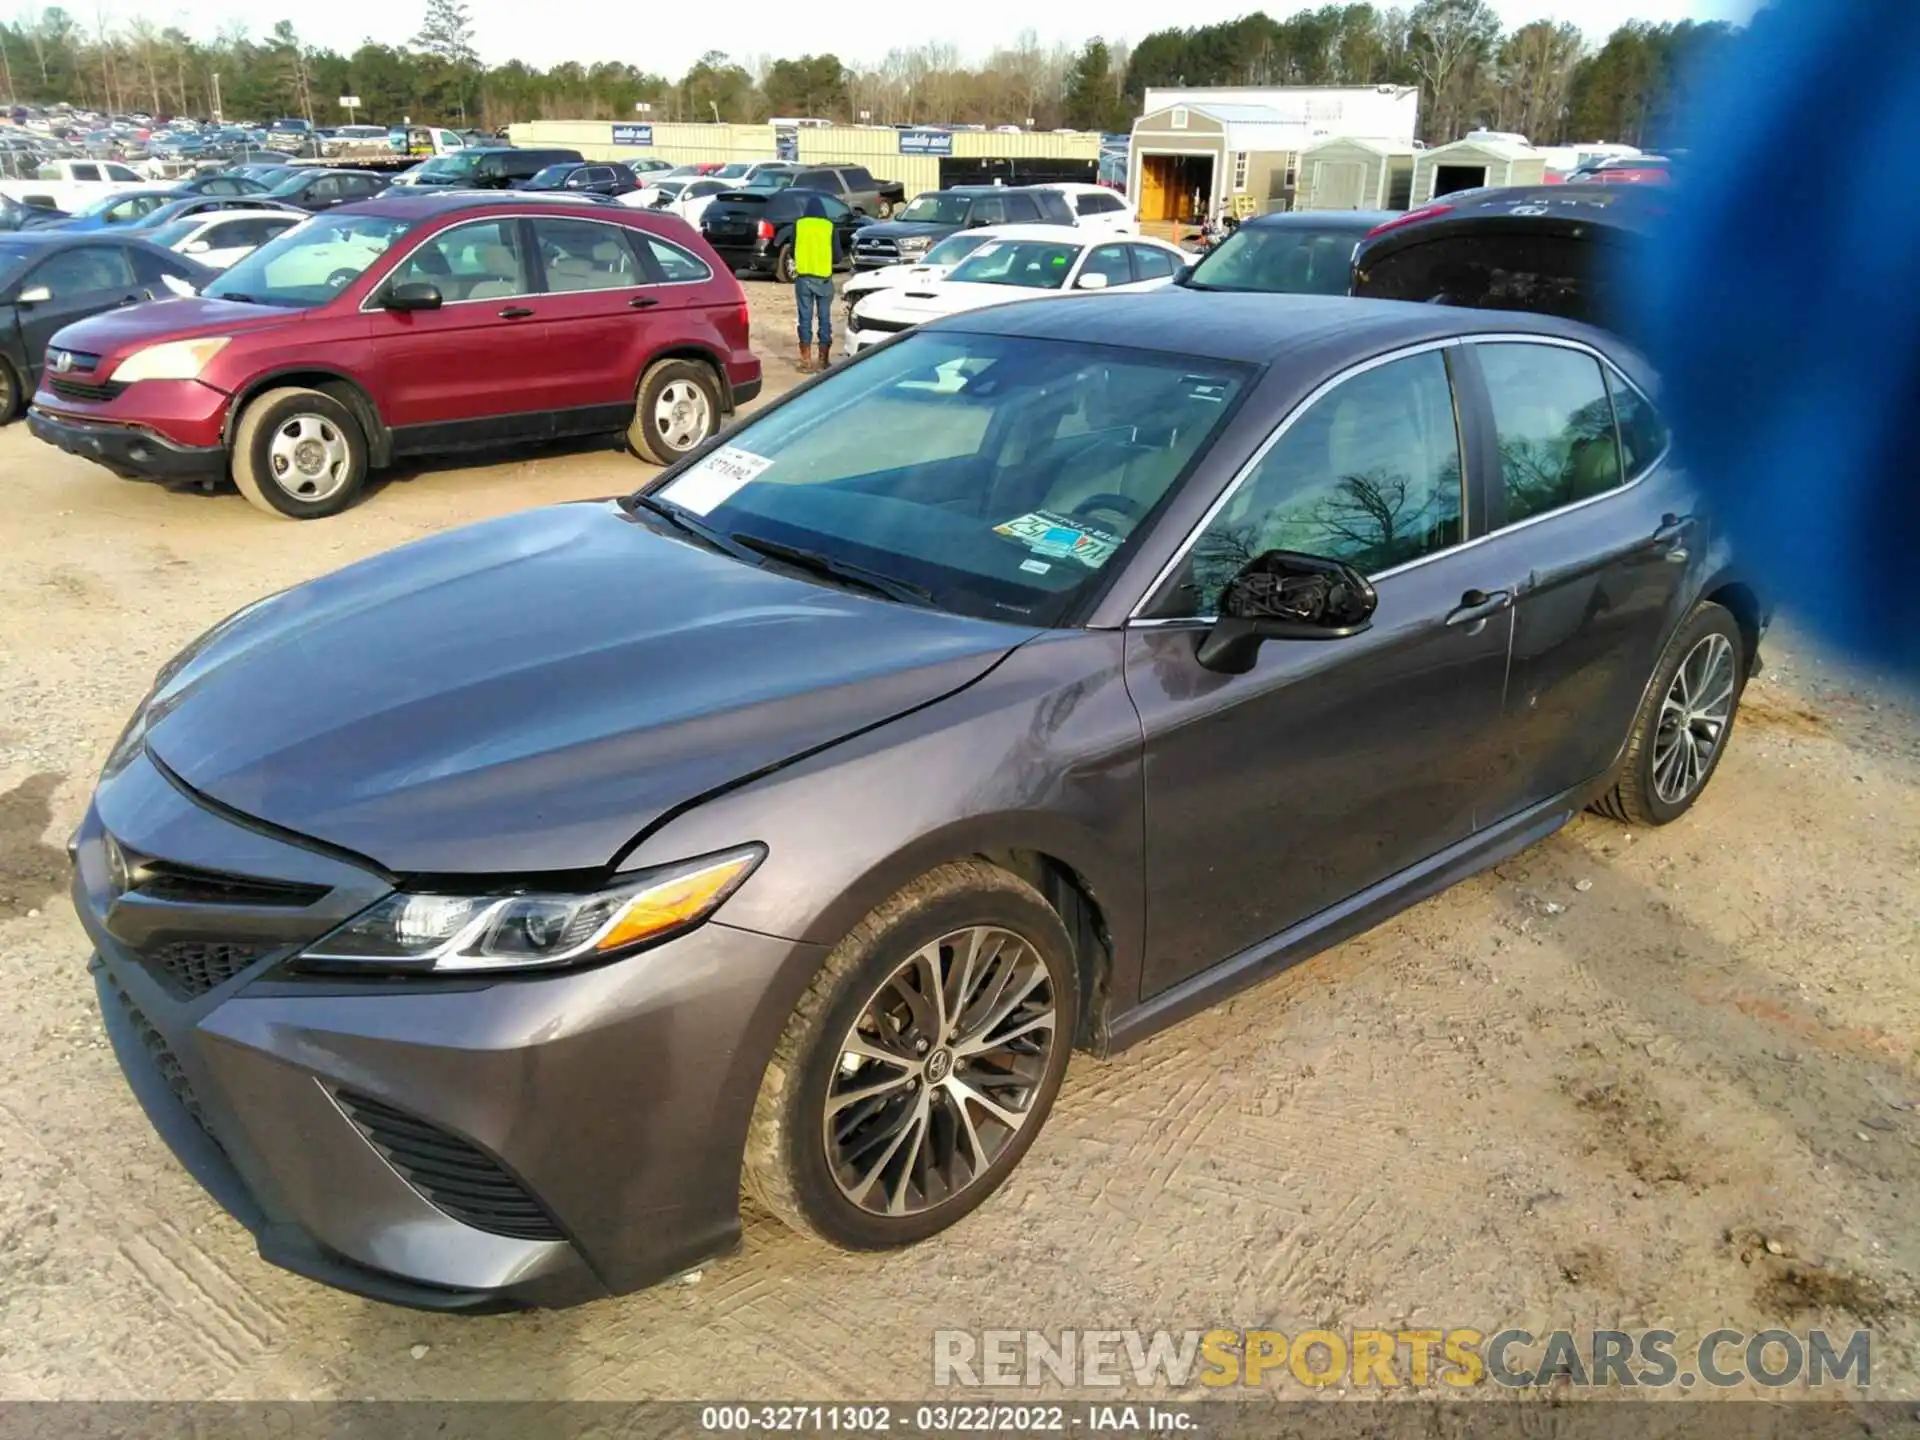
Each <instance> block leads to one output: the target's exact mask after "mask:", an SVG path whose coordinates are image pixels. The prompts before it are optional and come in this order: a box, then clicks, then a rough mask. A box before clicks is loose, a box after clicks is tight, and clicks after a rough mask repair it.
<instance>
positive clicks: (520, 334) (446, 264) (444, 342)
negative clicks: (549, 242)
mask: <svg viewBox="0 0 1920 1440" xmlns="http://www.w3.org/2000/svg"><path fill="white" fill-rule="evenodd" d="M414 281H422V282H425V283H428V284H431V285H433V286H435V287H436V288H438V289H439V291H440V293H441V296H442V303H441V306H440V308H439V309H438V310H413V311H394V310H387V309H384V308H382V307H381V306H380V303H379V302H380V298H381V296H382V295H384V294H386V293H387V292H389V291H390V290H391V289H392V288H393V287H394V286H395V285H399V284H405V283H409V282H414ZM543 302H544V297H543V296H542V295H541V294H540V293H539V279H538V270H537V268H536V266H535V263H534V257H533V255H532V254H531V252H530V246H529V242H528V237H527V235H526V234H525V233H524V232H523V230H522V227H521V223H520V222H519V221H518V220H514V219H491V220H473V221H469V222H467V223H466V224H462V225H453V226H449V227H448V228H447V229H445V230H441V231H438V232H436V233H435V234H433V235H432V236H430V237H429V238H427V239H426V240H423V241H422V242H420V243H419V244H418V245H416V246H415V247H414V248H413V249H412V250H411V251H409V252H408V253H407V255H406V256H405V258H403V259H402V260H401V261H400V263H399V264H398V265H396V266H395V267H394V269H393V271H392V272H391V273H390V274H389V275H388V276H387V278H386V280H385V281H384V282H383V283H382V284H381V285H380V287H379V288H378V289H377V290H375V292H374V294H373V295H372V296H371V297H370V298H369V299H368V301H367V304H366V310H367V320H368V327H369V336H370V338H371V340H372V343H373V352H374V367H375V370H376V372H377V375H378V384H377V386H376V393H378V394H380V395H381V396H382V397H383V401H382V403H383V408H384V410H385V414H386V420H387V423H388V424H389V425H391V426H392V427H393V429H394V432H395V434H394V442H395V445H396V448H400V449H432V448H438V447H445V446H449V445H455V446H457V445H461V444H476V443H483V442H486V441H490V440H504V439H542V438H545V437H546V436H548V435H550V434H552V433H553V426H552V423H551V418H550V417H549V415H548V414H547V411H546V408H545V407H546V406H547V405H548V404H550V403H551V394H552V391H551V388H550V387H549V388H542V386H541V376H542V375H543V373H544V372H545V370H546V368H547V365H548V360H549V356H548V353H547V348H546V346H547V338H546V330H545V326H544V325H543V323H542V320H541V315H540V310H539V307H540V305H541V304H542V303H543Z"/></svg>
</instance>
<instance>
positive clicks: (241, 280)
mask: <svg viewBox="0 0 1920 1440" xmlns="http://www.w3.org/2000/svg"><path fill="white" fill-rule="evenodd" d="M416 223H418V222H416V221H413V220H395V219H392V218H390V217H388V216H385V215H331V216H328V217H327V218H325V219H322V220H314V221H310V222H309V223H307V224H304V225H296V226H295V227H294V228H293V229H291V230H288V231H287V232H286V233H285V234H283V235H279V236H277V237H275V238H274V239H272V240H269V241H268V242H267V243H266V244H265V245H262V246H261V247H260V248H259V249H258V250H255V251H254V252H253V253H252V254H251V255H249V256H247V258H246V259H244V260H242V261H241V262H240V263H239V264H237V265H235V266H234V267H233V268H232V269H231V270H228V271H225V272H224V273H223V274H222V275H221V276H220V278H219V279H218V280H215V281H214V282H213V283H212V284H210V285H209V286H207V288H206V289H205V290H203V291H202V292H201V293H202V294H203V295H209V296H212V297H214V298H215V299H221V300H244V301H247V302H249V303H251V304H255V305H280V306H284V307H286V308H288V309H292V310H306V309H310V308H311V307H313V306H315V305H324V304H326V303H327V302H328V301H329V300H331V299H333V297H334V296H336V295H338V294H339V293H340V292H341V291H342V290H344V289H345V288H346V287H347V286H349V285H351V284H352V283H353V282H354V281H355V280H358V279H359V278H360V276H361V275H362V274H363V273H364V272H365V271H366V269H367V267H368V266H369V265H371V264H373V262H374V261H376V260H378V259H379V258H380V257H381V256H382V255H384V254H385V253H386V251H387V248H388V247H389V246H391V245H392V244H393V242H394V241H395V240H398V239H399V238H400V237H401V236H402V235H403V234H405V233H406V232H407V230H408V229H410V228H411V227H412V226H413V225H414V224H416Z"/></svg>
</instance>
